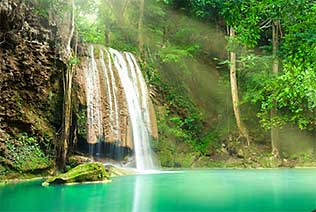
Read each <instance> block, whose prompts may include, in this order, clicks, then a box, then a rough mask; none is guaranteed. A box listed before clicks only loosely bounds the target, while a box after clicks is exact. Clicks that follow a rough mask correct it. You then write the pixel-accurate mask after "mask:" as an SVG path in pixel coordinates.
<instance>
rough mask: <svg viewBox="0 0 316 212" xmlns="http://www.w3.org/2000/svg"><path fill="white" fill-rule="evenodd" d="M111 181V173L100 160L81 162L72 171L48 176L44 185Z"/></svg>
mask: <svg viewBox="0 0 316 212" xmlns="http://www.w3.org/2000/svg"><path fill="white" fill-rule="evenodd" d="M95 181H104V182H108V181H110V176H109V173H107V172H106V170H105V168H104V165H103V164H102V163H99V162H93V163H86V164H81V165H79V166H77V167H75V168H73V169H71V170H70V171H68V172H66V173H63V174H60V175H57V176H55V177H51V178H48V179H47V180H46V181H45V182H44V183H43V184H42V185H44V186H48V185H50V184H68V183H82V182H95Z"/></svg>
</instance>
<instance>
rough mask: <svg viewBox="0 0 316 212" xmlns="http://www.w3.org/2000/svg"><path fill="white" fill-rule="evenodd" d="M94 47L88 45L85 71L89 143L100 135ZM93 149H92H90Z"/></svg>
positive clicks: (100, 125) (99, 106)
mask: <svg viewBox="0 0 316 212" xmlns="http://www.w3.org/2000/svg"><path fill="white" fill-rule="evenodd" d="M93 52H94V48H93V46H90V47H89V54H90V60H89V61H88V70H89V71H87V72H86V76H85V77H86V83H85V85H86V97H87V136H88V140H89V143H91V144H95V143H97V142H98V139H99V138H100V137H101V136H102V133H103V132H102V112H101V99H100V82H99V80H100V77H99V71H98V68H97V65H96V61H95V59H94V54H93ZM91 151H93V150H91Z"/></svg>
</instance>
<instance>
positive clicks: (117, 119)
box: [105, 49, 120, 136]
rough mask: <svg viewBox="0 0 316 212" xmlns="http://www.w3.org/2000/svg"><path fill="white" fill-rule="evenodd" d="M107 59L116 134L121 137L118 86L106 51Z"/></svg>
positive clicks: (109, 56)
mask: <svg viewBox="0 0 316 212" xmlns="http://www.w3.org/2000/svg"><path fill="white" fill-rule="evenodd" d="M105 51H106V54H107V58H108V68H109V71H110V77H111V83H112V94H113V101H114V112H115V124H116V129H115V133H116V134H117V136H119V135H120V124H119V105H118V102H117V95H116V94H117V86H116V82H115V77H114V73H113V69H112V62H111V55H110V53H109V52H108V51H107V50H106V49H105Z"/></svg>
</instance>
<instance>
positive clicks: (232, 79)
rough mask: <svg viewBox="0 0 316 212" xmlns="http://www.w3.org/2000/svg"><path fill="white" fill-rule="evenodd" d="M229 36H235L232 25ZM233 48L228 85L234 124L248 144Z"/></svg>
mask: <svg viewBox="0 0 316 212" xmlns="http://www.w3.org/2000/svg"><path fill="white" fill-rule="evenodd" d="M229 36H230V38H234V37H235V31H234V29H233V28H232V27H230V29H229ZM234 51H235V50H230V86H231V94H232V101H233V109H234V114H235V119H236V124H237V127H238V130H239V134H240V136H242V137H244V138H246V140H247V144H248V145H250V138H249V135H248V130H247V128H246V126H245V125H244V123H243V122H242V120H241V118H240V110H239V105H238V104H239V99H238V87H237V77H236V53H235V52H234Z"/></svg>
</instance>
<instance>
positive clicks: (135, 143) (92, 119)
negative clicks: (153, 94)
mask: <svg viewBox="0 0 316 212" xmlns="http://www.w3.org/2000/svg"><path fill="white" fill-rule="evenodd" d="M98 50H99V52H96V51H95V50H94V47H93V46H92V45H91V46H90V47H89V56H90V57H89V59H88V63H87V64H88V65H87V70H86V72H85V80H86V82H85V85H86V86H85V87H86V99H87V141H88V143H89V144H90V145H96V146H97V149H98V150H97V151H100V152H98V153H96V155H105V156H109V155H107V154H106V152H110V156H111V158H112V159H114V160H116V161H120V160H124V159H126V155H130V153H134V154H133V155H134V159H135V163H136V168H137V169H138V170H140V171H143V170H149V169H154V168H155V164H154V159H153V156H152V150H151V147H150V142H151V139H152V124H151V122H152V118H151V116H150V109H149V103H150V98H149V95H148V90H147V86H146V82H145V80H144V78H143V75H142V73H141V70H140V68H139V65H138V63H137V60H136V58H135V56H134V55H133V54H131V53H128V52H124V53H122V52H119V51H117V50H115V49H111V48H110V49H108V50H107V49H106V48H103V47H100V48H99V49H98ZM97 53H98V54H97ZM96 55H98V56H96ZM102 143H105V144H102ZM101 146H102V148H101Z"/></svg>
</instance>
